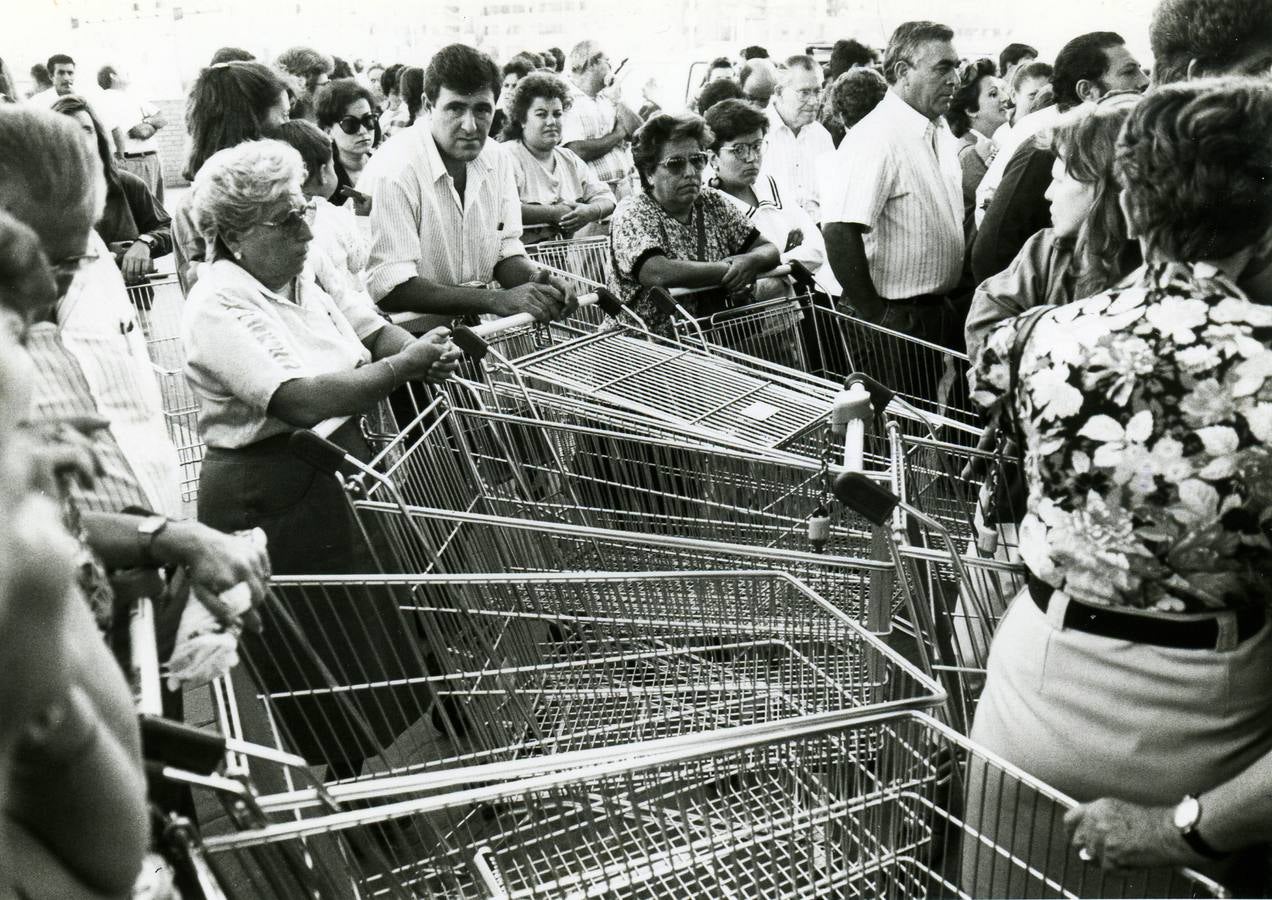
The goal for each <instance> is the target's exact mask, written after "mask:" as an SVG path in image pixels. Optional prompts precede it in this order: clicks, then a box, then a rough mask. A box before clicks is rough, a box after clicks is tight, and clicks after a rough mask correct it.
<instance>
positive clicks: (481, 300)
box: [379, 269, 498, 317]
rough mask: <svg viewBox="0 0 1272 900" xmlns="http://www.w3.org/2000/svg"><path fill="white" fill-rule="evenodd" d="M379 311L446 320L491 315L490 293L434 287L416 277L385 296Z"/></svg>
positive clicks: (445, 285) (458, 288)
mask: <svg viewBox="0 0 1272 900" xmlns="http://www.w3.org/2000/svg"><path fill="white" fill-rule="evenodd" d="M496 271H498V270H497V269H496ZM379 307H380V309H382V310H384V311H385V312H387V313H399V312H413V313H421V314H424V315H434V316H450V317H455V316H466V315H469V314H472V313H487V312H494V310H493V309H491V294H490V291H487V290H483V289H481V288H470V287H459V286H457V285H453V284H438V283H437V282H435V281H429V280H428V279H426V278H420V277H419V276H418V275H417V276H415V277H413V278H408V279H407V280H406V281H404V282H402V283H401V284H399V285H398V286H397V287H395V288H394V289H393V290H391V291H389V292H388V293H387V294H385V295H384V297H383V298H382V299H381V300H380V303H379Z"/></svg>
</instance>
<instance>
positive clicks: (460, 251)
mask: <svg viewBox="0 0 1272 900" xmlns="http://www.w3.org/2000/svg"><path fill="white" fill-rule="evenodd" d="M499 90H500V74H499V69H498V67H497V66H496V65H495V63H494V62H493V61H492V60H491V59H490V57H489V56H487V55H486V54H484V53H481V52H480V51H478V50H475V49H473V48H472V47H468V46H465V45H463V44H451V45H450V46H448V47H443V48H442V49H441V50H439V51H438V52H437V55H435V56H434V57H433V59H432V60H431V61H430V62H429V65H428V70H427V71H426V72H425V74H424V107H423V108H424V111H425V115H423V116H421V117H420V118H419V120H418V121H416V123H415V124H414V125H413V126H411V127H410V128H409V129H407V130H406V131H404V132H402V133H401V134H400V135H398V136H397V137H396V138H395V139H394V140H392V141H389V142H388V143H386V144H385V145H384V147H383V149H381V150H380V151H379V152H378V153H377V154H376V155H375V156H374V157H372V159H371V162H370V163H369V164H368V166H367V169H366V171H365V173H364V176H363V177H364V179H365V180H366V181H367V182H369V183H370V184H372V185H373V189H372V197H373V202H372V205H371V221H370V224H371V256H370V262H369V265H368V276H367V287H368V290H369V292H370V294H371V297H372V299H374V300H375V301H376V302H377V303H379V305H380V308H381V309H383V310H384V311H385V312H415V313H423V314H426V315H429V316H431V317H433V318H432V320H431V322H430V321H429V320H426V322H425V323H424V324H426V325H427V326H428V327H432V326H433V325H438V324H443V323H445V322H447V321H449V320H451V319H454V318H457V317H464V316H470V315H476V314H480V313H493V314H495V315H498V316H511V315H516V314H518V313H523V312H525V313H530V314H531V315H533V316H534V317H535V318H536V319H538V320H540V321H546V320H550V319H557V318H561V317H562V316H564V315H567V314H568V313H569V312H570V311H571V310H572V309H573V307H574V305H575V298H574V291H573V289H572V288H571V287H570V286H569V285H567V284H566V283H565V282H562V281H560V280H559V279H552V278H549V279H546V280H541V279H540V278H539V270H538V269H537V267H536V266H535V265H534V264H533V263H531V262H530V260H529V259H528V258H527V257H526V251H525V247H524V246H522V243H521V203H520V200H519V198H518V196H517V184H516V180H515V178H514V175H513V167H512V161H511V160H510V159H509V157H508V155H507V154H506V153H504V152H502V151H501V150H500V148H499V147H498V145H496V144H493V143H490V144H488V143H487V136H488V135H489V133H490V121H491V119H492V118H493V117H494V114H495V101H496V100H497V99H498V98H499ZM490 282H498V284H499V288H496V289H493V290H490V289H486V287H485V286H486V285H487V284H488V283H490ZM474 285H480V286H474Z"/></svg>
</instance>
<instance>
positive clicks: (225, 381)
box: [181, 259, 384, 448]
mask: <svg viewBox="0 0 1272 900" xmlns="http://www.w3.org/2000/svg"><path fill="white" fill-rule="evenodd" d="M295 294H296V299H295V301H294V302H293V301H291V300H288V299H287V298H286V297H283V296H282V295H280V294H276V293H274V292H273V291H271V290H269V289H268V288H266V287H265V286H264V285H263V284H261V283H260V282H259V281H257V280H256V279H255V278H253V277H252V276H251V275H250V274H248V272H247V271H246V270H244V269H243V268H241V267H240V266H238V265H237V264H235V263H233V262H231V261H229V260H225V259H222V260H217V261H216V262H214V263H212V264H211V265H209V266H205V267H204V268H203V271H202V274H201V275H200V277H199V281H198V283H197V284H195V286H194V288H193V289H192V290H191V291H190V296H189V298H188V299H187V300H186V305H185V309H184V311H183V313H182V320H181V339H182V341H183V343H184V344H185V349H186V370H185V371H186V376H187V377H188V378H189V379H190V383H191V386H192V387H193V388H194V391H195V393H196V394H197V395H198V396H199V406H200V412H199V431H200V433H201V434H202V436H203V440H204V442H205V443H206V444H207V445H208V446H209V447H222V448H238V447H246V446H248V445H249V444H254V443H256V442H257V441H260V440H263V439H265V438H268V437H273V436H274V435H278V434H285V433H287V432H289V431H293V430H294V426H292V425H289V424H287V423H286V422H283V421H282V420H281V419H276V418H274V417H273V416H271V415H269V412H268V410H269V402H270V400H271V399H272V398H273V396H274V392H275V391H277V390H278V388H279V387H281V386H282V385H283V384H285V383H286V382H288V381H291V380H293V379H296V378H312V377H314V376H318V375H329V374H332V373H335V372H343V371H351V370H353V369H355V368H357V367H358V366H360V365H363V364H364V363H367V362H370V361H371V354H370V352H369V351H368V350H367V349H366V347H365V346H363V344H362V341H363V339H365V338H367V337H369V336H370V335H372V334H374V333H375V332H376V331H378V330H379V329H380V328H382V327H383V326H384V320H383V319H381V318H380V317H379V316H377V315H376V314H375V313H374V312H373V311H372V309H371V307H370V306H367V305H364V304H361V303H357V302H351V301H343V300H342V301H337V300H335V299H333V298H332V297H331V296H329V295H328V294H327V293H326V292H325V291H323V290H322V288H320V287H318V285H317V283H315V282H314V280H313V277H312V276H311V275H310V274H309V271H308V269H306V271H305V273H303V274H302V275H301V276H300V277H299V278H297V279H296V290H295Z"/></svg>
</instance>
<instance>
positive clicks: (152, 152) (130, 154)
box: [124, 150, 158, 159]
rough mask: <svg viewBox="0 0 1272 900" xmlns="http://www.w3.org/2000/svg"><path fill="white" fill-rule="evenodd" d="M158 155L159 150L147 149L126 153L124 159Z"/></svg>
mask: <svg viewBox="0 0 1272 900" xmlns="http://www.w3.org/2000/svg"><path fill="white" fill-rule="evenodd" d="M157 155H158V152H157V151H155V150H147V151H146V152H145V153H125V154H124V159H144V158H145V157H147V156H157Z"/></svg>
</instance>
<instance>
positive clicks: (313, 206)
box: [261, 200, 318, 231]
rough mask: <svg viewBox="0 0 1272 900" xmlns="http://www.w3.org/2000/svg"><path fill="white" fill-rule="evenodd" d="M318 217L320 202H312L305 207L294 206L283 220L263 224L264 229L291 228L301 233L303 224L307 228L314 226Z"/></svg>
mask: <svg viewBox="0 0 1272 900" xmlns="http://www.w3.org/2000/svg"><path fill="white" fill-rule="evenodd" d="M317 215H318V202H317V201H316V200H310V201H309V202H308V203H306V204H305V205H304V206H293V207H292V208H291V209H290V210H288V212H287V215H285V216H283V217H282V218H281V219H275V220H274V221H272V222H262V223H261V227H262V228H290V229H292V230H293V231H299V230H300V226H301V224H302V223H303V224H304V225H306V226H310V225H313V224H314V219H315V217H317Z"/></svg>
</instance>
